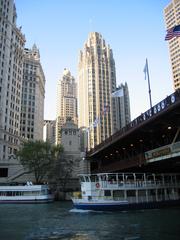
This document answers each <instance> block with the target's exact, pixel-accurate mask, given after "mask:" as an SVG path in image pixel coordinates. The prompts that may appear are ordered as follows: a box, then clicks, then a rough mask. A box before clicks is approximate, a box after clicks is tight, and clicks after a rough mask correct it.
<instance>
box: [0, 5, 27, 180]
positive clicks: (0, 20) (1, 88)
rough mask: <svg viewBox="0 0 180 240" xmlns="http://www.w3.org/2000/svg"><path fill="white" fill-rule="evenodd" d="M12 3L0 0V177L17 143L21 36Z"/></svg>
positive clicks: (3, 175) (18, 132)
mask: <svg viewBox="0 0 180 240" xmlns="http://www.w3.org/2000/svg"><path fill="white" fill-rule="evenodd" d="M16 18H17V15H16V8H15V5H14V1H13V0H9V1H6V0H1V1H0V177H7V176H8V171H9V165H11V164H13V163H14V159H13V155H14V154H15V153H16V151H17V149H18V146H19V142H20V112H21V88H22V71H23V55H24V44H25V37H24V35H23V34H22V33H21V28H18V27H17V26H16Z"/></svg>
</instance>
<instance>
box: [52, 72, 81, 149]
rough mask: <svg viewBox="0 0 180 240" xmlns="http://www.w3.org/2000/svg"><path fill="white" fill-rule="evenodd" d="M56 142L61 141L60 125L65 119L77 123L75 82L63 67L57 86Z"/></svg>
mask: <svg viewBox="0 0 180 240" xmlns="http://www.w3.org/2000/svg"><path fill="white" fill-rule="evenodd" d="M56 108H57V109H56V144H59V143H60V142H61V127H62V126H63V125H64V124H65V123H66V120H67V119H71V120H72V121H73V122H74V123H75V124H77V84H76V82H75V78H74V77H73V76H72V75H71V73H70V71H69V70H68V69H64V71H63V76H62V78H61V79H60V80H59V81H58V86H57V105H56Z"/></svg>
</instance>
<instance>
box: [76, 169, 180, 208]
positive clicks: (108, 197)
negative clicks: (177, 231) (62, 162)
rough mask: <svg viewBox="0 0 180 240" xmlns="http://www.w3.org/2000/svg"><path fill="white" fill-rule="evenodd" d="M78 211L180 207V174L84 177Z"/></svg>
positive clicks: (100, 174)
mask: <svg viewBox="0 0 180 240" xmlns="http://www.w3.org/2000/svg"><path fill="white" fill-rule="evenodd" d="M80 181H81V193H80V194H77V193H76V196H74V197H73V198H72V201H73V205H74V207H75V208H76V209H83V210H101V211H103V210H110V211H113V210H129V209H145V208H160V207H166V206H171V205H173V206H176V205H180V174H176V173H162V174H160V173H158V174H153V173H99V174H92V175H90V174H82V175H80Z"/></svg>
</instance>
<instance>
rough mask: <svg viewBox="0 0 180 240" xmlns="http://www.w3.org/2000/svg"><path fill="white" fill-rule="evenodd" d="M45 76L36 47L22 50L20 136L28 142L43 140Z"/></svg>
mask: <svg viewBox="0 0 180 240" xmlns="http://www.w3.org/2000/svg"><path fill="white" fill-rule="evenodd" d="M44 95H45V76H44V72H43V69H42V66H41V63H40V54H39V50H38V49H37V47H36V45H35V44H34V45H33V47H32V49H27V48H25V49H24V69H23V84H22V97H21V103H22V104H21V128H20V132H21V136H22V137H24V138H25V139H29V140H42V139H43V125H44V97H45V96H44Z"/></svg>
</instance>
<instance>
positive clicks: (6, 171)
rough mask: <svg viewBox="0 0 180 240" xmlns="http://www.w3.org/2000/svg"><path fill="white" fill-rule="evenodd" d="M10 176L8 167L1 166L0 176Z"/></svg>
mask: <svg viewBox="0 0 180 240" xmlns="http://www.w3.org/2000/svg"><path fill="white" fill-rule="evenodd" d="M7 176H8V168H0V177H7Z"/></svg>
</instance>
